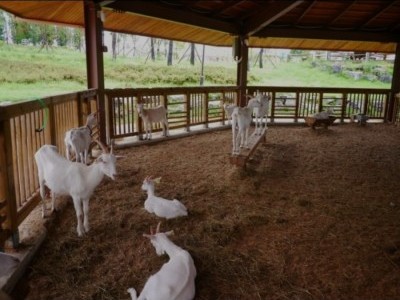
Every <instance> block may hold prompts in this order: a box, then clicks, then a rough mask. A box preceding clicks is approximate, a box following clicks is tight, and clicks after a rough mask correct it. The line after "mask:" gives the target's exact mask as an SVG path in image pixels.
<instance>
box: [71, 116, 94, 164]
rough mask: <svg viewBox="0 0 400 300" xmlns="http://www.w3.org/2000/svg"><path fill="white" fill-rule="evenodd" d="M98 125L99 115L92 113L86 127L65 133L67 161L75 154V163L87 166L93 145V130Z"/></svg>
mask: <svg viewBox="0 0 400 300" xmlns="http://www.w3.org/2000/svg"><path fill="white" fill-rule="evenodd" d="M96 124H97V113H91V114H90V115H88V117H87V119H86V125H85V126H81V127H77V128H72V129H70V130H68V131H67V132H66V133H65V138H64V143H65V148H66V155H67V159H68V160H70V154H71V153H72V152H75V161H76V162H82V163H85V164H87V157H88V153H89V148H90V144H91V143H92V136H91V135H92V128H93V127H94V126H96Z"/></svg>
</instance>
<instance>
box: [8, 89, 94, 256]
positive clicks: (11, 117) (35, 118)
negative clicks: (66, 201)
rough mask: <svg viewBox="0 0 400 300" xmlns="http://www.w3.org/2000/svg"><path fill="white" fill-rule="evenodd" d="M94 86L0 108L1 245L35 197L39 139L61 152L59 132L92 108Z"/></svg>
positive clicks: (15, 231) (13, 233) (15, 234)
mask: <svg viewBox="0 0 400 300" xmlns="http://www.w3.org/2000/svg"><path fill="white" fill-rule="evenodd" d="M96 101H97V91H96V90H89V91H84V92H77V93H71V94H65V95H58V96H53V97H47V98H42V99H36V100H33V101H27V102H21V103H17V104H13V105H7V106H1V107H0V248H2V247H3V245H4V241H5V240H6V239H8V238H9V237H12V239H13V244H14V245H17V244H18V242H19V234H18V226H19V225H20V224H21V223H22V221H23V220H24V219H25V218H26V217H27V216H28V215H29V214H30V212H31V211H32V210H33V209H34V208H35V206H36V205H37V204H38V202H39V200H40V199H39V198H40V197H39V194H38V177H37V168H36V165H35V162H34V154H35V152H36V151H37V150H38V149H39V148H40V147H41V146H42V145H44V144H53V145H56V146H57V147H58V149H59V151H60V152H61V153H62V154H65V146H64V135H65V132H66V131H67V130H68V129H70V128H73V127H77V126H80V125H83V124H84V123H85V122H86V118H85V115H87V114H88V113H90V112H93V111H95V110H96V107H97V104H96Z"/></svg>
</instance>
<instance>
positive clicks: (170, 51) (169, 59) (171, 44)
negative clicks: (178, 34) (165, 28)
mask: <svg viewBox="0 0 400 300" xmlns="http://www.w3.org/2000/svg"><path fill="white" fill-rule="evenodd" d="M173 51H174V41H172V40H170V41H169V45H168V59H167V65H168V66H172V54H173Z"/></svg>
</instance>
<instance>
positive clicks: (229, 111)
mask: <svg viewBox="0 0 400 300" xmlns="http://www.w3.org/2000/svg"><path fill="white" fill-rule="evenodd" d="M223 107H224V111H225V115H226V116H227V117H228V120H232V113H233V111H234V110H235V108H236V107H237V105H235V104H229V103H224V106H223ZM231 123H232V121H231Z"/></svg>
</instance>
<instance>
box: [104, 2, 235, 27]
mask: <svg viewBox="0 0 400 300" xmlns="http://www.w3.org/2000/svg"><path fill="white" fill-rule="evenodd" d="M106 7H108V8H110V9H115V10H120V11H126V12H131V13H135V14H139V15H145V16H149V17H154V18H158V19H164V20H174V22H178V23H184V24H189V25H193V26H198V27H203V28H208V29H212V30H217V31H222V32H227V33H231V34H238V28H237V27H236V26H234V25H232V24H230V23H228V22H224V21H220V20H217V19H215V18H209V17H207V16H202V15H199V14H198V13H193V12H188V11H182V12H179V11H177V10H176V9H172V8H169V7H166V6H164V5H159V4H157V2H152V1H151V2H150V1H143V0H142V1H114V2H112V3H109V4H107V5H106Z"/></svg>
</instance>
